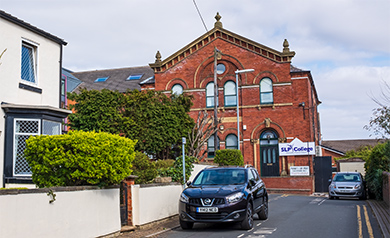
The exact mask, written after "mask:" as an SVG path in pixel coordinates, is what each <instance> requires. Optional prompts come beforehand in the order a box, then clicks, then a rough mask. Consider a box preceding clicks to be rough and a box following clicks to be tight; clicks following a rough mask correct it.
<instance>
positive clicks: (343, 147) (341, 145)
mask: <svg viewBox="0 0 390 238" xmlns="http://www.w3.org/2000/svg"><path fill="white" fill-rule="evenodd" d="M384 142H386V140H384V139H366V140H324V141H322V144H321V146H322V147H324V148H325V149H326V148H329V149H332V150H336V151H339V152H341V153H343V154H345V153H346V152H347V151H349V150H356V149H359V148H361V147H364V146H372V147H374V146H375V145H377V144H378V143H384Z"/></svg>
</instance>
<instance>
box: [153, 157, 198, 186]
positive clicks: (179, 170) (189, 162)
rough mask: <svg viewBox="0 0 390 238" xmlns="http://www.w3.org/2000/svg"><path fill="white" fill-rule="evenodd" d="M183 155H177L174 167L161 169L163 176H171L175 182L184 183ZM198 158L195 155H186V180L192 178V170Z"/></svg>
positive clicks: (160, 172)
mask: <svg viewBox="0 0 390 238" xmlns="http://www.w3.org/2000/svg"><path fill="white" fill-rule="evenodd" d="M182 158H183V156H180V157H177V158H176V160H175V162H174V163H173V166H172V167H169V168H161V169H159V175H160V176H161V177H171V178H172V181H173V182H179V183H182V184H183V159H182ZM197 161H198V159H197V158H196V157H193V156H185V165H184V166H185V168H186V171H185V172H186V181H187V180H188V179H189V178H190V176H191V172H192V170H193V169H194V163H195V162H197Z"/></svg>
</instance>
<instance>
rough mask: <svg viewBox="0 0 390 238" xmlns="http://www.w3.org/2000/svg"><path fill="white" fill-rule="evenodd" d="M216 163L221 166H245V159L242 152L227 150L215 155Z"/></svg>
mask: <svg viewBox="0 0 390 238" xmlns="http://www.w3.org/2000/svg"><path fill="white" fill-rule="evenodd" d="M214 163H216V164H219V166H225V165H237V166H243V165H244V157H243V156H242V154H241V151H240V150H234V149H225V150H217V151H216V153H215V158H214Z"/></svg>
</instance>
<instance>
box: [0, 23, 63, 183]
mask: <svg viewBox="0 0 390 238" xmlns="http://www.w3.org/2000/svg"><path fill="white" fill-rule="evenodd" d="M22 40H25V41H27V42H30V43H31V44H33V45H36V46H37V49H38V50H37V76H36V84H32V83H29V82H27V81H23V80H21V73H20V71H21V70H20V68H21V50H22V49H21V48H22ZM61 47H62V46H61V45H60V44H58V43H56V42H54V41H51V40H48V39H47V38H45V37H43V36H41V35H38V34H36V33H34V32H31V31H29V30H27V29H25V28H23V27H20V26H18V25H16V24H13V23H11V22H9V21H7V20H4V19H3V18H0V54H1V53H2V52H3V51H4V50H5V49H6V51H5V52H4V54H3V56H2V57H1V59H0V85H1V86H0V103H1V102H7V103H13V104H23V105H44V106H52V107H56V108H58V107H59V104H60V102H59V100H60V60H61ZM19 83H23V84H27V85H30V86H34V87H36V88H39V89H42V93H36V92H32V91H28V90H25V89H20V88H19ZM4 124H5V123H4V111H3V110H1V109H0V187H2V186H3V172H4V168H3V166H4V130H5V125H4Z"/></svg>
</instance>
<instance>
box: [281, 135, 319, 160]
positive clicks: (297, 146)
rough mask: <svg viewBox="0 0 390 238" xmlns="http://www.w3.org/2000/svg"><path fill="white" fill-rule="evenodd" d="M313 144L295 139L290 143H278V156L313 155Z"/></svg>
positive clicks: (314, 152)
mask: <svg viewBox="0 0 390 238" xmlns="http://www.w3.org/2000/svg"><path fill="white" fill-rule="evenodd" d="M315 154H316V151H315V144H314V142H302V141H301V140H300V139H298V138H295V139H294V140H293V141H291V142H290V143H279V156H291V155H315Z"/></svg>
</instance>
